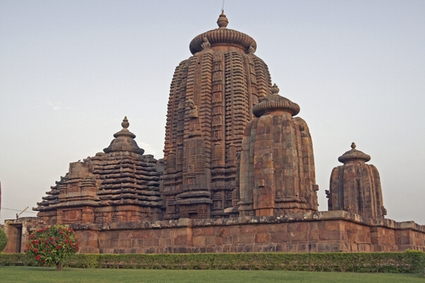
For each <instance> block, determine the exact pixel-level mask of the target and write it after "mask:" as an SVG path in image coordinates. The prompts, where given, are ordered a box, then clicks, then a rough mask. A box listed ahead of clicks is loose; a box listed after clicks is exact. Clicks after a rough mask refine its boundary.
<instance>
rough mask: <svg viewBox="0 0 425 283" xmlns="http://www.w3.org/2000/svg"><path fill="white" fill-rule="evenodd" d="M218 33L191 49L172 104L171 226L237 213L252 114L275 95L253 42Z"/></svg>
mask: <svg viewBox="0 0 425 283" xmlns="http://www.w3.org/2000/svg"><path fill="white" fill-rule="evenodd" d="M217 24H218V26H219V27H218V28H217V29H214V30H210V31H207V32H205V33H202V34H200V35H198V36H196V37H195V38H194V39H193V40H192V41H191V42H190V51H191V53H192V54H193V55H192V56H191V57H190V58H189V59H187V60H184V61H182V62H181V63H180V64H179V65H178V66H177V68H176V70H175V72H174V76H173V79H172V82H171V87H170V96H169V101H168V111H167V122H166V134H165V147H164V174H163V186H162V190H161V193H162V194H163V195H164V196H165V200H166V212H165V218H166V219H176V218H180V217H186V218H215V217H220V216H223V215H224V209H225V208H227V207H230V206H231V205H232V203H231V202H232V191H233V190H234V189H235V188H236V166H237V164H236V160H237V153H238V152H239V151H240V148H241V142H242V136H243V133H244V129H245V127H246V125H247V124H248V122H249V121H250V120H251V119H252V117H253V115H252V109H253V107H254V105H256V104H257V103H258V102H259V100H261V98H263V97H265V96H266V95H267V94H269V93H270V88H271V79H270V74H269V71H268V67H267V65H266V64H265V63H264V62H263V61H262V60H261V59H260V58H258V57H257V56H256V55H255V54H254V53H255V50H256V48H257V44H256V42H255V40H254V39H253V38H251V37H250V36H248V35H246V34H244V33H241V32H239V31H236V30H232V29H228V28H227V24H228V19H227V17H226V15H224V13H222V14H221V15H220V16H219V18H218V21H217Z"/></svg>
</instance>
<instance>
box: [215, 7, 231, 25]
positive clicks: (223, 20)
mask: <svg viewBox="0 0 425 283" xmlns="http://www.w3.org/2000/svg"><path fill="white" fill-rule="evenodd" d="M217 24H218V27H219V28H226V27H227V25H228V24H229V20H228V19H227V17H226V15H225V14H224V10H221V14H220V16H218V20H217Z"/></svg>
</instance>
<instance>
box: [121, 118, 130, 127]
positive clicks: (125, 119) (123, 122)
mask: <svg viewBox="0 0 425 283" xmlns="http://www.w3.org/2000/svg"><path fill="white" fill-rule="evenodd" d="M121 126H122V127H123V128H124V129H127V128H128V126H130V123H129V122H128V120H127V116H124V119H123V120H122V123H121Z"/></svg>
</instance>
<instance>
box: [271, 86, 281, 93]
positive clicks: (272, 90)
mask: <svg viewBox="0 0 425 283" xmlns="http://www.w3.org/2000/svg"><path fill="white" fill-rule="evenodd" d="M279 91H280V89H279V88H278V87H277V84H273V86H272V89H271V92H272V94H275V95H277V94H279Z"/></svg>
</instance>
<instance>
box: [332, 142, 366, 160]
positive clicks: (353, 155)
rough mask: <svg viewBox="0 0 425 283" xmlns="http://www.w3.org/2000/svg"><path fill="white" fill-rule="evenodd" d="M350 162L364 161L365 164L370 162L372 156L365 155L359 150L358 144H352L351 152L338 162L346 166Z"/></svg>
mask: <svg viewBox="0 0 425 283" xmlns="http://www.w3.org/2000/svg"><path fill="white" fill-rule="evenodd" d="M350 160H363V161H364V162H368V161H369V160H370V155H369V154H366V153H364V152H363V151H360V150H357V149H356V144H355V143H354V142H352V143H351V150H349V151H347V152H345V153H344V154H343V155H341V156H340V157H338V161H339V162H341V163H344V164H345V163H346V162H348V161H350Z"/></svg>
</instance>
